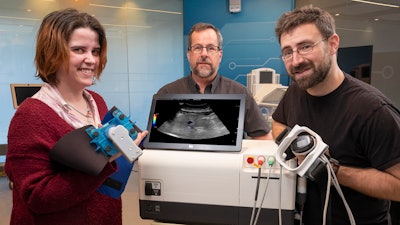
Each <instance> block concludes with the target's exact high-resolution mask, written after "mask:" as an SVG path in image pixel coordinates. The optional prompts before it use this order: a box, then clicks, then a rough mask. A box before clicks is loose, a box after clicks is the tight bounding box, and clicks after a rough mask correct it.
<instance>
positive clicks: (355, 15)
mask: <svg viewBox="0 0 400 225" xmlns="http://www.w3.org/2000/svg"><path fill="white" fill-rule="evenodd" d="M369 1H371V2H372V1H373V2H377V3H384V4H391V5H397V6H400V0H369ZM295 2H296V6H295V7H296V8H298V7H301V6H304V5H309V4H312V5H314V6H318V7H320V8H323V9H325V10H327V11H329V12H330V13H331V14H332V15H336V14H340V15H338V16H339V17H340V18H341V19H345V20H352V21H359V22H374V23H381V24H391V25H398V26H400V7H398V8H393V7H387V6H380V5H373V4H366V3H361V2H354V1H352V0H296V1H295Z"/></svg>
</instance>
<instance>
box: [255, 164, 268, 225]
mask: <svg viewBox="0 0 400 225" xmlns="http://www.w3.org/2000/svg"><path fill="white" fill-rule="evenodd" d="M271 170H272V165H269V171H268V176H267V184H266V186H265V190H264V194H263V197H262V199H261V203H260V206H259V207H258V210H257V215H256V217H255V218H253V217H254V210H255V208H256V202H257V195H258V189H259V181H260V180H261V175H260V173H261V168H259V170H258V172H259V175H258V179H259V180H258V183H257V189H256V199H255V201H254V208H253V212H252V215H251V221H250V225H256V224H257V220H258V216H259V215H260V212H261V209H262V205H263V203H264V200H265V196H266V194H267V190H268V184H269V178H270V177H271ZM253 221H254V223H253Z"/></svg>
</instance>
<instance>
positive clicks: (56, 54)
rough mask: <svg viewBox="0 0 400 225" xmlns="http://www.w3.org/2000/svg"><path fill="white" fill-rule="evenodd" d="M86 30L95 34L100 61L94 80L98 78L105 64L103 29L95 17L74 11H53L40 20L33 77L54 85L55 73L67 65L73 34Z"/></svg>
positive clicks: (105, 45)
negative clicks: (69, 44)
mask: <svg viewBox="0 0 400 225" xmlns="http://www.w3.org/2000/svg"><path fill="white" fill-rule="evenodd" d="M86 27H87V28H90V29H92V30H93V31H95V32H96V33H97V34H98V38H99V44H100V57H99V58H100V62H99V66H98V68H97V74H96V78H97V79H99V78H100V75H101V73H102V72H103V69H104V68H105V66H106V63H107V39H106V34H105V30H104V28H103V26H102V25H101V24H100V22H99V21H98V20H97V19H96V18H94V17H93V16H91V15H89V14H87V13H80V12H79V11H78V10H76V9H64V10H60V11H54V12H52V13H50V14H48V15H47V16H46V17H45V18H44V19H43V21H42V24H41V25H40V28H39V31H38V34H37V39H36V55H35V65H36V70H37V72H36V73H37V74H36V76H38V77H40V78H41V79H42V80H43V81H44V82H46V83H50V84H57V82H58V81H57V78H56V72H57V71H58V70H59V68H60V67H62V66H66V67H67V65H68V63H69V47H68V42H69V39H70V37H71V34H72V32H73V31H74V30H75V29H77V28H86ZM67 68H68V67H67Z"/></svg>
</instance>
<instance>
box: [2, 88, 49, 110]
mask: <svg viewBox="0 0 400 225" xmlns="http://www.w3.org/2000/svg"><path fill="white" fill-rule="evenodd" d="M42 86H43V84H10V88H11V98H12V102H13V106H14V109H18V107H19V105H21V103H22V102H23V101H24V100H25V99H26V98H28V97H32V96H33V94H35V93H36V92H37V91H39V89H40V88H41V87H42ZM18 88H26V89H32V88H35V89H37V88H39V89H38V90H37V91H36V92H35V93H33V94H32V95H30V96H26V97H25V98H24V99H23V100H22V101H20V102H19V101H18V99H19V97H18V93H17V89H18Z"/></svg>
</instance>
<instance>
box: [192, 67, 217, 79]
mask: <svg viewBox="0 0 400 225" xmlns="http://www.w3.org/2000/svg"><path fill="white" fill-rule="evenodd" d="M192 72H193V74H194V75H196V76H198V77H201V78H207V77H211V76H212V75H213V74H214V72H215V70H214V69H211V70H207V71H204V70H203V71H200V70H198V69H196V68H195V69H193V70H192Z"/></svg>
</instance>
